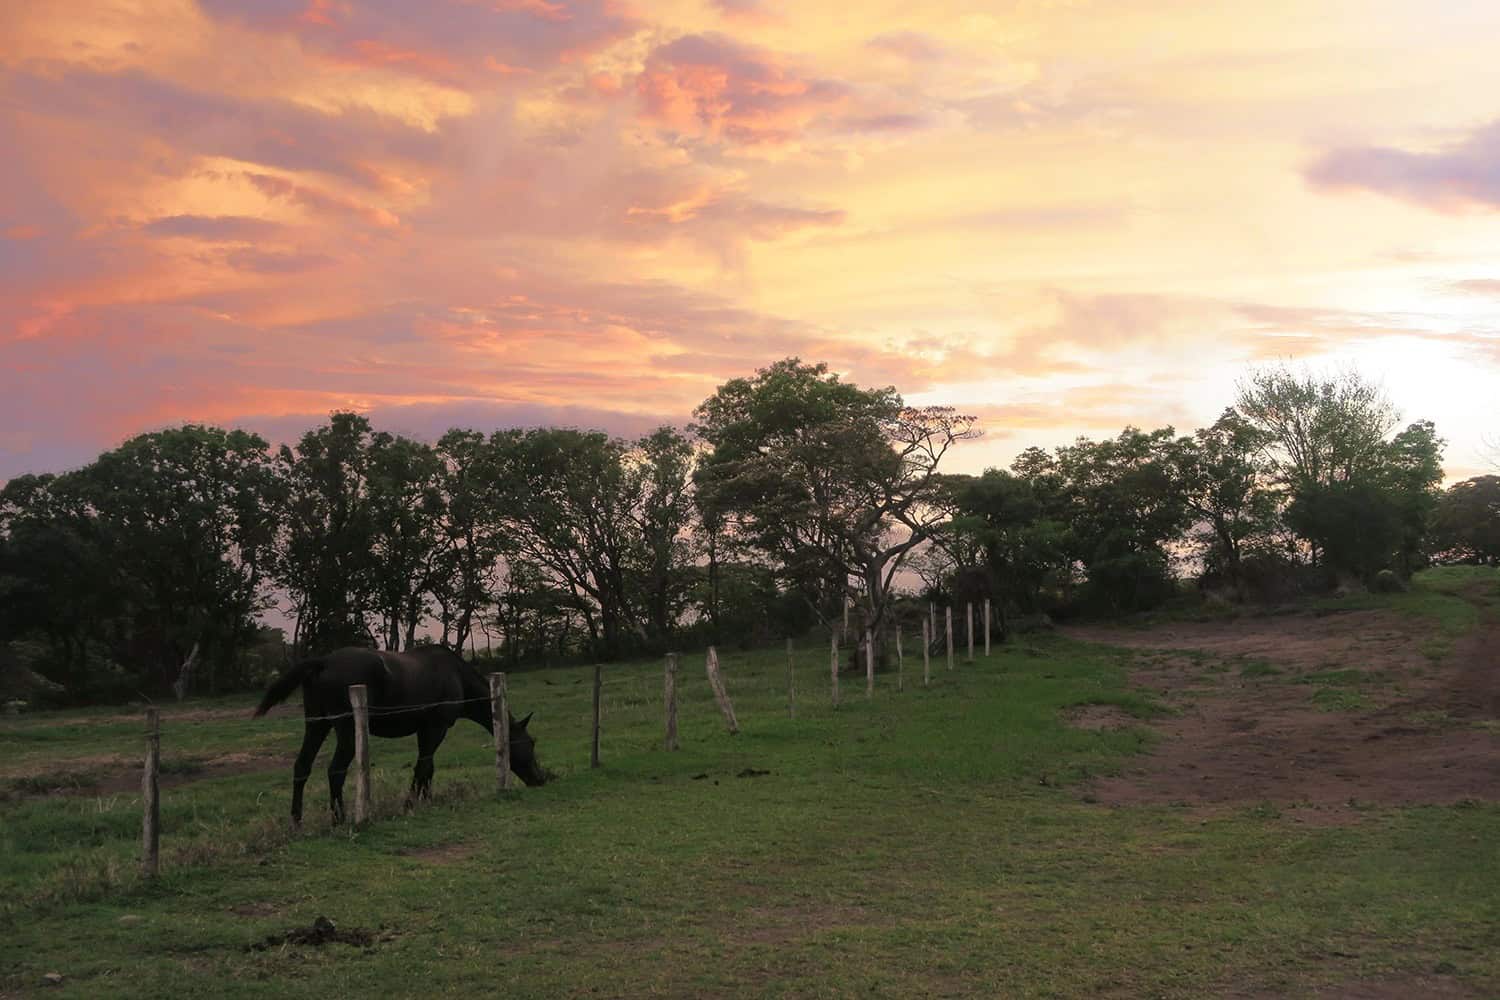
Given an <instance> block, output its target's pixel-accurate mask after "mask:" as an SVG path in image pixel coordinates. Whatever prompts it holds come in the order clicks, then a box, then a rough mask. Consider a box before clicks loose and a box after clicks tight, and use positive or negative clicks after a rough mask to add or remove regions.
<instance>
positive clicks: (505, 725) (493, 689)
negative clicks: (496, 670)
mask: <svg viewBox="0 0 1500 1000" xmlns="http://www.w3.org/2000/svg"><path fill="white" fill-rule="evenodd" d="M490 728H491V729H493V730H494V732H495V785H496V787H497V788H498V789H499V790H500V791H502V792H505V791H509V790H510V787H511V783H510V706H509V705H508V704H506V697H505V675H504V674H490Z"/></svg>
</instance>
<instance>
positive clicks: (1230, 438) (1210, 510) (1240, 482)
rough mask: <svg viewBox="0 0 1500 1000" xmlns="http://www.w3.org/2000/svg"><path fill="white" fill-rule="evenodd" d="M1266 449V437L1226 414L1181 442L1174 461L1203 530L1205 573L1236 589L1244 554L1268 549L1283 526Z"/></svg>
mask: <svg viewBox="0 0 1500 1000" xmlns="http://www.w3.org/2000/svg"><path fill="white" fill-rule="evenodd" d="M1268 443H1269V442H1268V440H1267V435H1266V432H1265V431H1263V430H1261V429H1260V428H1258V427H1256V426H1255V425H1254V424H1252V423H1250V422H1249V421H1248V420H1245V419H1244V418H1243V417H1241V416H1240V415H1239V414H1238V413H1237V412H1235V411H1234V410H1233V409H1228V410H1225V411H1224V413H1223V414H1222V415H1221V416H1220V417H1219V419H1218V420H1216V421H1214V423H1213V425H1212V426H1211V427H1206V428H1202V429H1200V430H1198V431H1196V432H1194V434H1193V436H1192V437H1183V438H1179V439H1178V440H1177V442H1176V445H1175V446H1174V448H1173V452H1172V456H1171V461H1172V463H1173V465H1174V466H1175V468H1174V469H1173V475H1174V477H1175V479H1176V480H1177V483H1178V485H1179V488H1180V489H1181V490H1182V499H1183V502H1184V504H1186V506H1187V509H1188V512H1189V514H1190V515H1191V516H1192V517H1193V518H1194V519H1195V520H1196V521H1197V522H1198V525H1199V530H1198V531H1197V532H1196V533H1195V535H1194V540H1195V541H1196V542H1197V544H1198V546H1199V548H1200V550H1201V551H1202V553H1203V560H1204V564H1205V569H1206V570H1207V571H1208V572H1214V571H1216V570H1217V571H1221V572H1222V573H1223V575H1224V576H1225V578H1226V579H1228V580H1229V581H1230V582H1231V583H1234V584H1237V583H1238V582H1239V581H1240V579H1241V570H1240V565H1241V560H1242V559H1243V557H1244V554H1245V550H1246V548H1247V547H1265V546H1268V545H1269V544H1270V543H1271V539H1272V538H1273V536H1274V534H1275V532H1276V530H1277V528H1278V526H1279V524H1280V520H1279V514H1280V499H1279V496H1278V495H1277V493H1276V491H1275V489H1274V486H1273V483H1272V472H1271V468H1270V464H1269V462H1268V461H1267V460H1266V458H1265V452H1266V447H1267V445H1268Z"/></svg>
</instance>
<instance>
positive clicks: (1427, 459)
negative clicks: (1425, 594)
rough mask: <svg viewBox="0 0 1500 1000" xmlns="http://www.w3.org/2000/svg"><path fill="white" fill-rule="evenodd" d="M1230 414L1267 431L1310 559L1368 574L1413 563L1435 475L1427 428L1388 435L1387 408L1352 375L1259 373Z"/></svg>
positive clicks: (1422, 541) (1289, 513)
mask: <svg viewBox="0 0 1500 1000" xmlns="http://www.w3.org/2000/svg"><path fill="white" fill-rule="evenodd" d="M1236 409H1237V410H1238V411H1239V412H1240V413H1241V414H1242V415H1243V416H1244V417H1245V419H1246V420H1248V421H1249V422H1251V423H1252V424H1253V425H1254V426H1255V427H1256V428H1257V429H1258V430H1260V431H1261V432H1262V433H1263V434H1264V435H1265V440H1266V442H1267V445H1266V450H1265V454H1266V456H1267V458H1268V459H1269V461H1270V462H1271V463H1272V467H1273V469H1274V470H1275V473H1276V475H1277V477H1278V479H1279V482H1280V484H1281V486H1282V488H1283V489H1284V491H1285V494H1286V497H1287V504H1286V509H1285V518H1286V523H1287V525H1288V526H1289V527H1290V528H1291V529H1292V530H1293V531H1295V532H1296V533H1297V535H1298V536H1300V537H1301V538H1302V539H1304V540H1305V541H1306V543H1307V546H1308V551H1309V554H1310V557H1311V558H1312V560H1313V561H1314V562H1315V563H1316V562H1323V563H1325V564H1326V565H1328V566H1329V567H1330V568H1332V569H1334V570H1337V571H1340V572H1346V573H1352V574H1356V575H1359V576H1362V577H1366V578H1369V577H1371V576H1372V575H1373V574H1374V573H1376V572H1378V571H1379V570H1381V569H1387V568H1389V569H1393V570H1396V571H1397V572H1400V573H1403V574H1409V573H1410V572H1411V571H1412V570H1413V569H1415V568H1416V567H1417V566H1419V565H1420V563H1421V561H1422V559H1423V557H1424V550H1425V547H1426V535H1427V532H1428V530H1429V528H1430V524H1431V519H1432V515H1433V512H1434V510H1435V509H1436V505H1437V497H1438V493H1437V487H1438V483H1439V482H1440V481H1441V479H1442V467H1441V460H1442V448H1443V442H1442V441H1441V440H1440V439H1439V438H1438V437H1437V434H1436V432H1435V431H1434V429H1433V426H1432V424H1430V423H1427V422H1418V423H1415V424H1412V425H1410V426H1409V427H1407V428H1406V429H1405V430H1403V431H1401V432H1400V433H1399V434H1396V435H1395V436H1394V437H1391V438H1388V437H1387V435H1388V434H1389V433H1390V431H1391V430H1392V429H1394V427H1395V426H1396V422H1397V413H1396V410H1395V408H1394V407H1393V406H1392V405H1391V404H1390V402H1389V401H1388V400H1387V399H1386V398H1385V396H1384V395H1383V394H1382V393H1381V392H1380V390H1379V389H1378V388H1376V387H1375V386H1372V385H1370V384H1369V383H1367V382H1365V381H1364V380H1363V379H1362V378H1360V377H1359V375H1357V374H1355V373H1352V372H1349V373H1345V374H1343V375H1340V376H1337V377H1334V378H1326V379H1319V378H1317V377H1315V376H1313V375H1310V374H1305V373H1304V374H1294V373H1292V372H1290V371H1289V370H1287V369H1285V368H1279V369H1271V370H1267V371H1262V372H1258V373H1256V374H1254V375H1252V376H1251V377H1250V378H1249V379H1248V380H1247V381H1246V382H1244V383H1242V384H1241V386H1240V392H1239V400H1238V403H1237V405H1236Z"/></svg>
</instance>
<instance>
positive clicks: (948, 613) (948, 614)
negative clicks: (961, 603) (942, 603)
mask: <svg viewBox="0 0 1500 1000" xmlns="http://www.w3.org/2000/svg"><path fill="white" fill-rule="evenodd" d="M943 614H944V616H945V619H944V624H945V626H946V627H945V628H944V629H943V631H944V633H946V636H945V637H946V638H947V640H948V669H949V670H952V669H953V605H951V604H950V605H948V607H946V608H944V609H943Z"/></svg>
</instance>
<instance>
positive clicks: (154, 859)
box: [141, 708, 161, 878]
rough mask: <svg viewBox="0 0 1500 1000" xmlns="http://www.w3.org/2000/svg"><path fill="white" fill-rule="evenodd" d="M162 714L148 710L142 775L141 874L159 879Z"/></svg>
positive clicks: (152, 709)
mask: <svg viewBox="0 0 1500 1000" xmlns="http://www.w3.org/2000/svg"><path fill="white" fill-rule="evenodd" d="M160 773H161V713H160V712H158V711H157V710H156V709H155V708H148V709H146V767H145V770H144V771H143V772H142V774H141V808H142V811H141V874H142V875H144V876H146V878H156V873H157V871H158V858H159V856H160V851H161V798H160V795H159V792H160V787H159V786H158V783H157V777H158V775H159V774H160Z"/></svg>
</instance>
